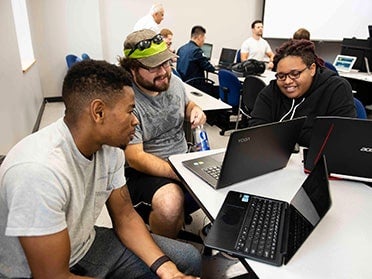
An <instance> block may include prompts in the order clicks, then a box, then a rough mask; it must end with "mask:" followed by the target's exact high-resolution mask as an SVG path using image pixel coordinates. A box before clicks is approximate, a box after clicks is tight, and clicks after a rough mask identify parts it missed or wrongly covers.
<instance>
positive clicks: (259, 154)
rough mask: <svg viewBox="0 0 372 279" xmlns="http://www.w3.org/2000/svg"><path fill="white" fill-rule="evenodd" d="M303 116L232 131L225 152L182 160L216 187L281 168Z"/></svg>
mask: <svg viewBox="0 0 372 279" xmlns="http://www.w3.org/2000/svg"><path fill="white" fill-rule="evenodd" d="M305 119H306V117H300V118H296V119H292V120H286V121H282V122H274V123H270V124H264V125H259V126H255V127H250V128H246V129H242V130H237V131H234V132H232V133H231V135H230V138H229V142H228V144H227V147H226V151H225V152H220V153H217V154H213V155H208V156H204V157H201V158H196V159H191V160H187V161H183V162H182V164H183V165H184V166H185V167H186V168H188V169H189V170H191V171H192V172H194V173H195V174H196V175H197V176H199V177H200V178H202V179H203V180H204V181H206V182H207V183H208V184H210V185H211V186H212V187H214V188H216V189H219V188H222V187H226V186H229V185H231V184H234V183H237V182H240V181H243V180H246V179H249V178H252V177H256V176H259V175H262V174H265V173H268V172H271V171H274V170H277V169H280V168H284V167H285V166H286V165H287V163H288V160H289V157H290V156H291V153H292V151H293V150H294V146H295V144H296V142H297V139H298V136H299V134H300V131H301V128H302V125H303V123H304V122H305Z"/></svg>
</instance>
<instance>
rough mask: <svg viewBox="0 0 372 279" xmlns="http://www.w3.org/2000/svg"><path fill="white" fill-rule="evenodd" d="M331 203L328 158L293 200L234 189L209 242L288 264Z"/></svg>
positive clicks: (251, 256) (236, 253)
mask: <svg viewBox="0 0 372 279" xmlns="http://www.w3.org/2000/svg"><path fill="white" fill-rule="evenodd" d="M284 186H285V185H283V187H284ZM330 207H331V197H330V193H329V183H328V172H327V167H326V163H325V158H324V157H323V158H322V159H321V160H319V161H318V163H317V165H316V166H315V168H314V170H313V171H312V172H311V173H310V174H309V176H308V177H307V178H306V180H305V181H304V183H303V184H302V186H301V187H300V189H299V190H298V191H297V193H296V194H295V195H294V197H293V198H292V200H291V202H290V204H288V203H287V202H285V201H279V200H274V199H270V198H265V197H261V196H255V195H251V194H246V193H241V192H234V191H230V192H228V194H227V196H226V198H225V201H224V203H223V205H222V207H221V209H220V211H219V213H218V215H217V217H216V220H215V221H214V222H213V225H212V228H211V230H210V231H209V232H208V235H207V237H206V239H205V241H204V244H205V245H206V246H207V247H210V248H212V249H217V250H221V251H224V252H227V253H229V254H232V255H234V256H243V257H246V258H249V259H253V260H257V261H260V262H264V263H268V264H271V265H276V266H280V265H282V264H283V263H284V264H287V263H288V262H289V260H290V259H291V258H292V256H293V255H294V254H295V253H296V252H297V251H298V249H299V248H300V247H301V245H302V244H303V243H304V242H305V240H306V239H307V238H308V237H309V235H310V234H311V232H312V231H313V230H314V228H315V227H316V226H317V225H318V223H319V222H320V220H321V219H322V218H323V217H324V215H325V214H326V212H327V211H328V209H329V208H330Z"/></svg>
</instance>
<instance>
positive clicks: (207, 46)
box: [201, 43, 213, 60]
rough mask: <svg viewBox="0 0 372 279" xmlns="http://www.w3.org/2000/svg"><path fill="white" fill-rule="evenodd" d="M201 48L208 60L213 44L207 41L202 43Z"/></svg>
mask: <svg viewBox="0 0 372 279" xmlns="http://www.w3.org/2000/svg"><path fill="white" fill-rule="evenodd" d="M201 49H202V50H203V53H204V56H205V57H207V58H208V60H210V59H211V57H212V49H213V45H212V44H209V43H204V44H203V45H202V47H201Z"/></svg>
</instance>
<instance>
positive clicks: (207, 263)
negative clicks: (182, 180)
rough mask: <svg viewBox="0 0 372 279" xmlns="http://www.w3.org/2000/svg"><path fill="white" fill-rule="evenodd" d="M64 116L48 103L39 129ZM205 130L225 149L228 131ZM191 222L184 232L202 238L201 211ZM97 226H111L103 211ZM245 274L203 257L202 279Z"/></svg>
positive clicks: (232, 262)
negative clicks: (223, 132) (222, 132)
mask: <svg viewBox="0 0 372 279" xmlns="http://www.w3.org/2000/svg"><path fill="white" fill-rule="evenodd" d="M63 115H64V104H63V103H62V102H48V103H46V105H45V108H44V113H43V116H42V118H41V121H40V127H39V129H41V128H43V127H45V126H46V125H48V124H50V123H52V122H54V121H55V120H57V119H58V118H60V117H62V116H63ZM205 128H206V130H207V134H208V138H209V144H210V147H211V148H212V149H216V148H222V147H226V144H227V141H228V139H229V134H230V133H229V131H227V132H226V133H225V135H224V136H221V135H220V134H219V131H220V130H219V128H218V127H216V126H209V125H208V124H206V125H205ZM192 218H193V221H192V223H191V224H190V225H187V226H186V227H185V230H186V231H189V232H192V233H194V234H197V235H200V236H201V237H204V236H203V235H202V233H201V230H202V228H203V227H204V226H205V225H206V224H208V223H209V220H208V218H207V217H206V216H205V214H204V213H203V212H202V210H201V209H199V210H198V211H196V212H194V213H193V214H192ZM97 223H98V224H99V225H104V226H111V221H110V219H109V217H108V214H107V212H105V210H104V211H103V212H102V214H101V215H100V217H99V220H98V221H97ZM190 243H191V244H193V245H194V246H195V247H197V248H198V249H199V250H200V252H201V253H202V251H203V246H202V245H200V244H198V243H193V242H190ZM245 273H246V269H245V268H244V266H243V265H242V264H241V263H240V261H239V260H237V259H236V258H231V257H230V256H228V255H226V254H223V253H219V252H217V251H212V255H210V256H206V255H203V277H202V278H203V279H225V278H232V277H235V276H239V275H242V274H245Z"/></svg>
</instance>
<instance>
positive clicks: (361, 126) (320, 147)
mask: <svg viewBox="0 0 372 279" xmlns="http://www.w3.org/2000/svg"><path fill="white" fill-rule="evenodd" d="M323 154H324V155H325V156H326V158H327V164H328V166H327V167H328V171H329V173H330V175H331V176H332V177H338V178H345V179H352V180H357V181H364V182H372V120H367V119H358V118H348V117H331V116H329V117H327V116H323V117H317V118H316V120H315V125H314V128H313V132H312V138H311V140H310V146H309V149H308V151H307V154H306V160H305V165H304V167H305V171H311V170H312V169H313V167H314V165H315V164H316V162H317V161H318V160H319V158H320V157H321V156H322V155H323Z"/></svg>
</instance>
